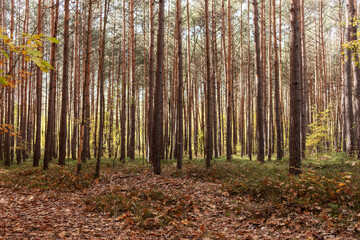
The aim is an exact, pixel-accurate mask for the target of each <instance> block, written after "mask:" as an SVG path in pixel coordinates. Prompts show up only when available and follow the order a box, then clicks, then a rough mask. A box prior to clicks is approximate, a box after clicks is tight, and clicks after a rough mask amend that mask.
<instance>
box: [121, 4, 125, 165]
mask: <svg viewBox="0 0 360 240" xmlns="http://www.w3.org/2000/svg"><path fill="white" fill-rule="evenodd" d="M122 7H123V40H122V89H121V91H122V94H121V95H122V103H121V123H120V125H121V133H120V135H121V154H120V161H125V139H126V138H125V136H126V52H125V49H126V11H125V9H126V8H125V7H126V6H125V0H123V6H122Z"/></svg>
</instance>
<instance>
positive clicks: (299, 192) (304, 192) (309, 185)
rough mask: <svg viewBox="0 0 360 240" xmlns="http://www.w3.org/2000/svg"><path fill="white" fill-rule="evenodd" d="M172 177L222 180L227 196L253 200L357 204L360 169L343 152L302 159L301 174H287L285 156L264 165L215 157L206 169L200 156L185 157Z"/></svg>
mask: <svg viewBox="0 0 360 240" xmlns="http://www.w3.org/2000/svg"><path fill="white" fill-rule="evenodd" d="M185 162H186V164H185V165H184V169H183V171H172V173H171V175H172V176H174V177H182V178H184V177H185V178H193V179H196V180H199V181H210V182H218V183H221V185H222V188H223V189H224V190H226V191H227V192H228V193H229V194H230V195H248V196H250V197H251V198H252V199H254V201H258V202H264V203H266V202H269V201H270V202H273V203H276V204H278V203H286V204H293V203H296V204H298V205H301V206H314V205H318V206H341V207H346V208H352V209H358V208H359V207H360V174H359V173H360V169H359V164H358V162H357V160H356V159H355V158H351V157H347V156H346V155H345V154H342V153H326V154H321V155H314V156H310V157H309V158H308V159H307V160H304V161H303V164H302V168H303V174H301V175H299V176H289V175H288V159H287V158H284V159H282V160H280V161H277V160H276V159H272V161H270V162H269V161H267V162H265V163H264V164H261V163H258V162H257V161H256V160H255V161H254V160H253V161H250V160H248V159H244V158H238V157H235V158H234V159H232V161H230V162H226V160H225V159H224V158H219V159H215V160H214V161H213V162H212V167H211V168H210V169H209V170H205V169H204V161H203V160H200V159H196V160H192V161H189V160H186V161H185Z"/></svg>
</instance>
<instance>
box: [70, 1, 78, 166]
mask: <svg viewBox="0 0 360 240" xmlns="http://www.w3.org/2000/svg"><path fill="white" fill-rule="evenodd" d="M78 44H79V0H76V13H75V36H74V60H73V61H74V65H75V70H74V123H73V135H72V139H71V156H72V159H76V148H77V138H78V131H79V130H78V129H79V127H78V126H79V123H78V122H79V113H78V112H79V107H78V106H79V95H80V84H79V77H80V74H79V73H80V72H79V70H80V66H79V61H80V57H79V49H78Z"/></svg>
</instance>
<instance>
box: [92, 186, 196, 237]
mask: <svg viewBox="0 0 360 240" xmlns="http://www.w3.org/2000/svg"><path fill="white" fill-rule="evenodd" d="M85 202H86V204H87V208H88V210H90V211H103V212H107V213H109V214H110V215H111V216H113V217H115V218H116V220H117V221H123V222H124V223H126V224H129V225H135V224H136V225H137V226H139V227H140V228H143V229H146V230H151V229H158V228H161V227H162V226H164V225H168V224H176V222H178V221H182V220H183V219H186V217H187V214H188V213H189V212H191V211H192V210H193V202H192V201H191V200H190V197H189V196H178V195H176V194H172V195H170V194H167V193H164V192H163V191H161V189H136V188H134V187H133V188H131V189H128V190H127V191H122V190H121V189H119V190H118V191H117V190H116V189H115V190H113V191H112V192H111V193H109V194H105V195H98V196H93V197H90V198H88V199H86V200H85Z"/></svg>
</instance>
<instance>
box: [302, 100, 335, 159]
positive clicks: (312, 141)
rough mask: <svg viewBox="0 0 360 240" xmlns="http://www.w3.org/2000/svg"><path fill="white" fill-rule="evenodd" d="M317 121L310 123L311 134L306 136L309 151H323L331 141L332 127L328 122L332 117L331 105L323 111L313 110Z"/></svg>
mask: <svg viewBox="0 0 360 240" xmlns="http://www.w3.org/2000/svg"><path fill="white" fill-rule="evenodd" d="M313 112H314V114H316V115H315V121H314V122H313V123H312V124H310V125H309V132H310V133H309V134H308V136H307V138H306V150H307V151H308V153H313V152H315V151H318V152H322V151H323V150H324V148H325V144H326V143H330V142H331V129H329V128H330V126H329V124H328V119H329V118H330V113H331V107H328V108H327V109H325V110H324V111H322V112H318V113H317V111H315V110H314V111H313Z"/></svg>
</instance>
